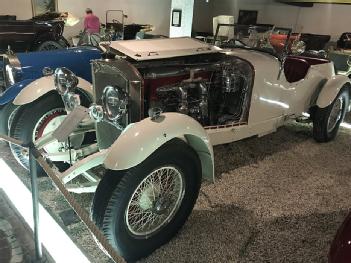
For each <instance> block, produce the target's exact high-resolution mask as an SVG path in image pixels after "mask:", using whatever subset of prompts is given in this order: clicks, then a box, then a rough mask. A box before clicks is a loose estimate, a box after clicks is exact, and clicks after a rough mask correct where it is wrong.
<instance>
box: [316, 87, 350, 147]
mask: <svg viewBox="0 0 351 263" xmlns="http://www.w3.org/2000/svg"><path fill="white" fill-rule="evenodd" d="M348 104H349V93H348V91H347V90H346V89H342V90H341V91H340V92H339V94H338V96H337V97H336V98H335V100H334V101H333V102H332V104H330V105H329V106H328V107H325V108H318V107H317V108H316V110H315V112H314V117H313V138H314V139H315V140H316V141H317V142H329V141H331V140H333V139H334V138H335V137H336V135H337V133H338V131H339V127H340V124H341V122H342V121H343V119H344V117H345V114H346V110H347V107H348Z"/></svg>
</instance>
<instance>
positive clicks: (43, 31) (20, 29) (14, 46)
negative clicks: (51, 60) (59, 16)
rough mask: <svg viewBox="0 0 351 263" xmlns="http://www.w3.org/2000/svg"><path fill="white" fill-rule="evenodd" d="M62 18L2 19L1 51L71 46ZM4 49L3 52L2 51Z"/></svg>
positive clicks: (0, 21) (37, 49)
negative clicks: (65, 34) (66, 37)
mask: <svg viewBox="0 0 351 263" xmlns="http://www.w3.org/2000/svg"><path fill="white" fill-rule="evenodd" d="M64 26H65V22H64V21H62V20H37V19H29V20H13V19H5V18H4V16H3V20H0V53H4V52H5V51H6V50H7V49H8V47H10V48H11V50H12V51H14V52H28V51H44V50H52V49H61V48H66V47H69V46H70V45H69V43H68V42H67V40H66V39H65V38H64V37H63V30H64ZM1 51H2V52H1Z"/></svg>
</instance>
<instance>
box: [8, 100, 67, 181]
mask: <svg viewBox="0 0 351 263" xmlns="http://www.w3.org/2000/svg"><path fill="white" fill-rule="evenodd" d="M54 109H61V110H64V105H63V102H62V99H61V97H60V96H59V95H58V94H55V93H49V94H47V95H46V96H44V97H42V98H40V99H39V100H36V101H34V102H32V103H30V104H27V105H24V106H21V107H20V108H19V110H18V111H17V112H16V114H15V116H14V118H13V121H12V124H11V126H10V131H9V134H10V136H11V137H13V138H15V139H18V140H21V141H23V142H25V143H28V142H31V141H32V139H33V133H34V129H35V126H36V124H37V123H38V121H39V120H40V119H41V118H42V117H43V116H44V115H45V114H46V113H47V112H50V111H51V110H54ZM10 148H11V151H12V154H13V155H14V157H15V158H16V160H17V161H18V162H19V163H20V164H21V165H22V166H23V167H24V168H25V169H29V160H28V156H25V155H24V154H23V148H21V147H19V146H17V145H14V144H10ZM57 165H58V167H59V168H60V169H62V170H64V169H67V165H66V164H63V163H57ZM37 172H38V176H45V175H46V173H45V172H44V170H43V169H42V168H41V167H40V166H39V165H37Z"/></svg>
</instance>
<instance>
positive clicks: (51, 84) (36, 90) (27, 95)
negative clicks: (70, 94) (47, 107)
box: [13, 75, 93, 106]
mask: <svg viewBox="0 0 351 263" xmlns="http://www.w3.org/2000/svg"><path fill="white" fill-rule="evenodd" d="M77 88H78V89H80V90H83V91H85V94H86V95H88V96H89V97H90V98H92V96H93V87H92V84H91V83H90V82H89V81H86V80H85V79H82V78H80V77H78V86H77ZM54 90H56V89H55V81H54V76H53V75H51V76H45V77H42V78H39V79H36V80H34V81H32V82H30V83H28V85H27V86H25V87H23V88H22V89H21V90H20V91H19V93H18V94H16V95H17V96H15V98H14V101H13V104H15V105H18V106H20V105H26V104H28V103H31V102H33V101H35V100H37V99H39V98H41V97H42V96H44V95H45V94H47V93H48V92H50V91H54Z"/></svg>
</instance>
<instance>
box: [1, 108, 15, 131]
mask: <svg viewBox="0 0 351 263" xmlns="http://www.w3.org/2000/svg"><path fill="white" fill-rule="evenodd" d="M17 109H18V106H16V105H14V104H13V103H12V102H9V103H7V104H6V105H4V106H2V107H1V108H0V133H1V134H4V135H8V131H9V127H10V126H11V123H12V120H13V116H14V114H15V113H16V110H17Z"/></svg>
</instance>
